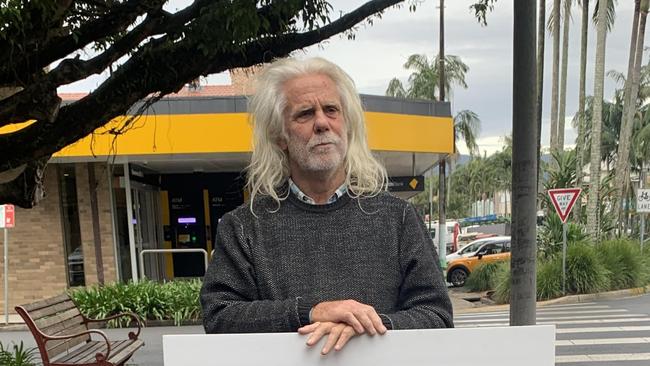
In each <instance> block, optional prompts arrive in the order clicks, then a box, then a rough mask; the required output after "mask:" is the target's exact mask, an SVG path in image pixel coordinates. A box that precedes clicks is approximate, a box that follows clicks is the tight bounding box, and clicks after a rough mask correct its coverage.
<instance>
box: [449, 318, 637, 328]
mask: <svg viewBox="0 0 650 366" xmlns="http://www.w3.org/2000/svg"><path fill="white" fill-rule="evenodd" d="M632 322H634V323H637V322H650V318H649V317H644V318H624V319H590V320H560V321H543V322H537V325H547V324H602V323H632ZM508 325H510V323H509V322H507V323H485V324H476V323H470V324H461V325H459V326H457V327H456V328H472V327H477V328H480V327H504V326H508Z"/></svg>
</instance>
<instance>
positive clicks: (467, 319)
mask: <svg viewBox="0 0 650 366" xmlns="http://www.w3.org/2000/svg"><path fill="white" fill-rule="evenodd" d="M450 294H451V299H452V303H453V305H454V312H455V313H456V316H455V322H456V326H457V327H471V326H481V327H484V326H507V325H508V312H507V311H508V310H507V306H505V307H504V306H498V307H484V308H478V309H477V308H475V303H472V302H468V301H465V300H463V298H472V297H475V295H476V294H467V293H462V292H459V291H455V290H452V291H451V292H450ZM490 309H492V310H491V311H489V310H490ZM477 311H478V312H477ZM537 320H538V324H556V327H557V336H556V339H557V343H556V354H557V358H556V362H557V365H561V366H595V365H608V366H610V365H611V366H641V365H643V366H648V365H650V294H646V295H642V296H636V297H632V298H626V299H619V300H595V301H591V302H586V303H574V304H556V305H547V306H539V307H538V318H537ZM105 331H106V333H107V335H108V336H109V338H111V339H120V338H124V337H126V334H127V330H122V329H108V330H105ZM202 333H203V328H202V327H201V326H183V327H147V328H143V331H142V334H141V337H142V339H143V340H144V341H145V347H144V348H142V349H140V350H139V351H138V352H136V354H135V355H134V357H133V358H132V359H131V361H130V363H129V364H130V365H137V366H161V365H162V364H163V360H162V336H163V334H202ZM20 341H23V342H24V344H25V346H27V347H35V342H34V339H33V337H32V336H31V334H30V333H29V332H27V331H2V330H0V342H2V343H3V344H4V345H7V344H9V343H11V342H16V343H18V342H20ZM597 360H600V361H597ZM595 362H598V363H595Z"/></svg>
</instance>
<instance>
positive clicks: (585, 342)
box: [555, 337, 650, 347]
mask: <svg viewBox="0 0 650 366" xmlns="http://www.w3.org/2000/svg"><path fill="white" fill-rule="evenodd" d="M639 343H650V337H644V338H642V337H636V338H595V339H567V340H558V341H555V345H556V346H559V347H565V346H594V345H601V344H639Z"/></svg>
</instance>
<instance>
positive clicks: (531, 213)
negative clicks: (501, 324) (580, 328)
mask: <svg viewBox="0 0 650 366" xmlns="http://www.w3.org/2000/svg"><path fill="white" fill-rule="evenodd" d="M513 3H514V27H513V29H514V32H513V33H514V35H513V72H512V73H513V78H512V80H513V89H512V91H513V100H512V191H513V197H512V209H513V210H512V257H511V260H510V266H511V269H510V271H511V280H512V286H511V293H510V325H512V326H517V325H532V324H535V322H536V320H535V319H536V318H535V307H536V302H535V300H536V296H537V283H536V282H537V281H536V270H535V265H536V251H537V243H536V224H537V223H536V205H535V203H536V199H537V186H536V179H535V176H536V175H535V174H536V172H537V159H536V155H537V152H536V149H535V148H536V145H535V142H536V139H537V134H538V133H539V131H537V130H536V124H535V122H536V119H535V114H536V109H535V102H536V100H537V95H536V94H537V91H536V89H535V75H536V70H535V61H536V60H535V44H536V40H535V38H536V36H535V2H534V1H518V0H514V1H513ZM556 19H558V18H556ZM531 131H532V133H531Z"/></svg>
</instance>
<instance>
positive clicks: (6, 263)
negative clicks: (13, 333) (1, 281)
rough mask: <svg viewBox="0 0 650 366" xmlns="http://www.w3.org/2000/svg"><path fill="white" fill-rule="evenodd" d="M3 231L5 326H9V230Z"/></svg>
mask: <svg viewBox="0 0 650 366" xmlns="http://www.w3.org/2000/svg"><path fill="white" fill-rule="evenodd" d="M4 230H5V241H4V245H3V247H4V267H5V268H4V271H5V273H4V276H5V324H7V325H8V324H9V230H7V228H4Z"/></svg>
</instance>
